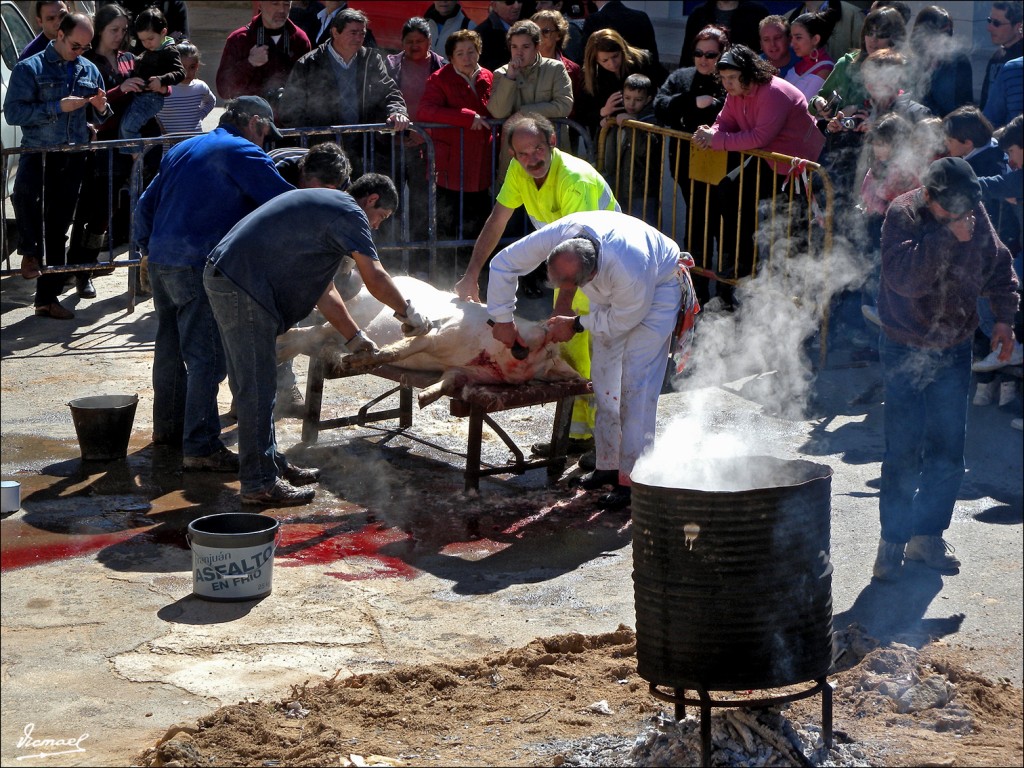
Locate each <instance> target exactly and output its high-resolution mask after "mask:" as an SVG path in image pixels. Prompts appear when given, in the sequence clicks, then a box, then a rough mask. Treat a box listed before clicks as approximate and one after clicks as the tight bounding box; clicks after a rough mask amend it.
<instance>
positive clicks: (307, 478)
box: [281, 464, 320, 485]
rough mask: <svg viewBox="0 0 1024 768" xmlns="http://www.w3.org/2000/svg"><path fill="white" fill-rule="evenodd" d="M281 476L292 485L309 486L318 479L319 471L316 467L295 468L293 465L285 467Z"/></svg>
mask: <svg viewBox="0 0 1024 768" xmlns="http://www.w3.org/2000/svg"><path fill="white" fill-rule="evenodd" d="M281 474H282V475H284V479H285V480H287V481H288V482H289V483H291V484H292V485H310V484H311V483H315V482H316V481H317V480H319V479H320V470H319V469H317V468H316V467H296V466H295V465H294V464H289V465H288V466H287V467H285V470H284V472H282V473H281Z"/></svg>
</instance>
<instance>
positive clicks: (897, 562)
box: [872, 539, 905, 581]
mask: <svg viewBox="0 0 1024 768" xmlns="http://www.w3.org/2000/svg"><path fill="white" fill-rule="evenodd" d="M904 548H905V545H903V544H890V543H889V542H888V541H886V540H885V539H879V540H878V554H877V555H876V556H875V568H874V570H873V571H872V575H874V577H875V578H876V579H878V580H879V581H895V580H896V579H898V578H899V575H900V572H901V571H902V570H903V550H904Z"/></svg>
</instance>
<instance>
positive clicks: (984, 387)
mask: <svg viewBox="0 0 1024 768" xmlns="http://www.w3.org/2000/svg"><path fill="white" fill-rule="evenodd" d="M995 392H996V383H995V382H994V381H979V382H978V387H977V389H975V390H974V400H973V403H974V404H975V405H992V399H993V396H994V395H995Z"/></svg>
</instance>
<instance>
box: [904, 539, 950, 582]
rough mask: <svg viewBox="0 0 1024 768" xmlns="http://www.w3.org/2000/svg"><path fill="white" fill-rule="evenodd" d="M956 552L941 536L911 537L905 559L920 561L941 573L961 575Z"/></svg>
mask: <svg viewBox="0 0 1024 768" xmlns="http://www.w3.org/2000/svg"><path fill="white" fill-rule="evenodd" d="M955 551H956V550H954V549H953V547H952V546H951V545H950V544H948V543H947V542H946V540H945V539H943V538H942V537H941V536H911V538H910V541H909V542H907V551H906V554H905V555H904V557H905V558H906V559H907V560H918V561H920V562H922V563H924V564H925V565H927V566H928V567H929V568H931V569H933V570H936V571H938V572H939V573H950V574H952V573H960V560H958V559H957V557H956V555H954V554H953V553H954V552H955Z"/></svg>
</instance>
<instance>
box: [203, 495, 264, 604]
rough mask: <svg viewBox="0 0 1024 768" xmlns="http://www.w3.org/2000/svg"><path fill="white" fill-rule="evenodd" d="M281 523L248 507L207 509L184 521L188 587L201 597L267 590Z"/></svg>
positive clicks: (225, 598)
mask: <svg viewBox="0 0 1024 768" xmlns="http://www.w3.org/2000/svg"><path fill="white" fill-rule="evenodd" d="M279 529H280V526H279V524H278V522H277V520H275V519H274V518H272V517H266V516H264V515H258V514H253V513H247V512H229V513H226V514H220V515H207V516H206V517H200V518H198V519H196V520H193V521H192V522H191V523H189V524H188V534H187V535H186V539H187V540H188V546H189V549H191V550H192V593H193V594H194V595H195V596H196V597H200V598H202V599H203V600H216V601H220V602H237V601H239V600H257V599H259V598H261V597H266V596H267V595H269V594H270V592H271V590H272V588H273V580H274V551H275V550H276V549H277V535H278V532H279Z"/></svg>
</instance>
